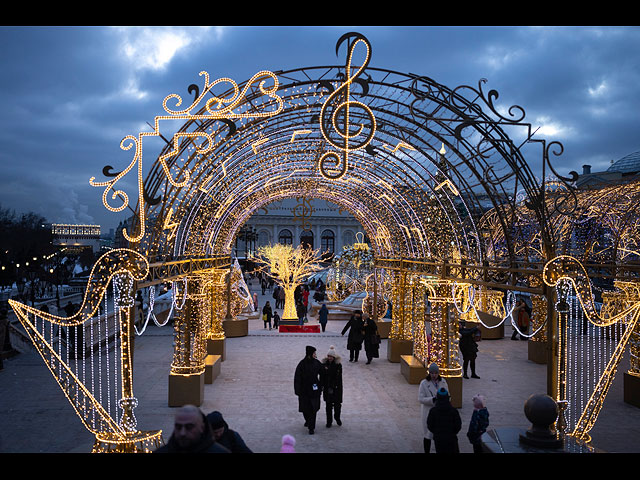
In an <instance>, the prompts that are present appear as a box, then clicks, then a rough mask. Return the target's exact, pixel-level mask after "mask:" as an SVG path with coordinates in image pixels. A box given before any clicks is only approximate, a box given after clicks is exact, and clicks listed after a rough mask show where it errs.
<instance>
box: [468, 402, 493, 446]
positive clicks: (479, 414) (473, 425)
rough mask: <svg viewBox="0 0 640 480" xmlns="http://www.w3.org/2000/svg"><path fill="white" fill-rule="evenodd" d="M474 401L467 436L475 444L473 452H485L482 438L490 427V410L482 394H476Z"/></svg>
mask: <svg viewBox="0 0 640 480" xmlns="http://www.w3.org/2000/svg"><path fill="white" fill-rule="evenodd" d="M472 402H473V413H472V414H471V421H470V422H469V429H468V430H467V438H468V439H469V442H471V445H473V453H483V451H482V441H481V438H482V434H483V433H485V432H486V431H487V427H489V411H488V410H487V406H486V404H485V399H484V397H483V396H482V395H475V396H474V397H473V400H472Z"/></svg>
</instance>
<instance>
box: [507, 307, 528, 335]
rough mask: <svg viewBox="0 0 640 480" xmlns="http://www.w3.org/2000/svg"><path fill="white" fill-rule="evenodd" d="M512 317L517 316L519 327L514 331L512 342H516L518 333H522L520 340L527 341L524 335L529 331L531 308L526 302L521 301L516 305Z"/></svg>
mask: <svg viewBox="0 0 640 480" xmlns="http://www.w3.org/2000/svg"><path fill="white" fill-rule="evenodd" d="M511 315H515V316H516V326H517V327H518V328H514V329H513V334H512V335H511V340H516V336H517V335H518V332H520V340H527V337H525V336H524V335H523V334H526V333H527V330H528V329H529V320H530V318H531V308H529V305H527V304H526V303H525V301H524V300H522V299H519V300H518V301H517V302H516V305H515V307H514V308H513V313H512V314H511Z"/></svg>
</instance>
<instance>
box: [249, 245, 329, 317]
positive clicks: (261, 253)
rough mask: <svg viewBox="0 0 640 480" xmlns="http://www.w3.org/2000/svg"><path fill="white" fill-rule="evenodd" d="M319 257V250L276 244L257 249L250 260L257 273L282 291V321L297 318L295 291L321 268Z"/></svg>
mask: <svg viewBox="0 0 640 480" xmlns="http://www.w3.org/2000/svg"><path fill="white" fill-rule="evenodd" d="M321 256H322V254H321V253H320V250H312V249H311V248H307V247H304V246H303V245H298V246H297V247H296V248H293V247H292V246H291V245H283V244H281V243H276V244H275V245H266V246H263V247H260V248H258V250H257V252H256V255H255V256H254V257H253V258H252V260H253V261H254V262H256V264H257V267H256V270H257V271H262V272H264V273H266V274H267V275H269V276H270V277H272V278H273V279H274V280H275V281H276V282H277V283H278V284H279V285H280V286H281V287H282V288H283V289H284V292H285V301H284V312H283V313H282V319H283V320H294V319H297V318H298V316H297V314H296V306H295V300H294V292H295V289H296V287H297V286H298V285H300V284H301V283H302V279H303V278H304V277H306V276H307V275H309V274H311V273H313V272H317V271H318V270H320V269H321V268H322V267H321V266H320V263H319V262H320V259H321Z"/></svg>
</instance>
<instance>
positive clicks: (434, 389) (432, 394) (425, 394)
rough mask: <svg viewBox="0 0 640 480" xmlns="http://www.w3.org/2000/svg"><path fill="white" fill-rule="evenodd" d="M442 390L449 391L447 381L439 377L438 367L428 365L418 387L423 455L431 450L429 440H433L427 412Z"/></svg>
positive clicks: (433, 364)
mask: <svg viewBox="0 0 640 480" xmlns="http://www.w3.org/2000/svg"><path fill="white" fill-rule="evenodd" d="M441 388H444V389H446V390H448V389H449V386H448V385H447V381H446V380H445V379H444V378H442V377H441V376H440V369H439V368H438V365H437V364H435V363H432V364H431V365H429V370H427V375H426V377H425V378H424V379H423V380H422V381H421V382H420V386H419V387H418V401H419V402H420V404H421V410H422V412H421V413H422V415H421V419H422V431H423V432H422V433H423V441H422V443H423V446H424V453H429V451H430V450H431V440H433V434H432V433H431V431H430V430H429V428H428V427H427V417H428V416H429V410H431V408H432V407H433V406H434V405H435V400H436V396H437V395H438V390H440V389H441Z"/></svg>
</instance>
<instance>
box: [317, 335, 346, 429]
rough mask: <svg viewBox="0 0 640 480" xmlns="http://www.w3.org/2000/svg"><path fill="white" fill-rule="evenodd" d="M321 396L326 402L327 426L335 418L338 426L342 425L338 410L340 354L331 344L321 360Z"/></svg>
mask: <svg viewBox="0 0 640 480" xmlns="http://www.w3.org/2000/svg"><path fill="white" fill-rule="evenodd" d="M321 379H322V397H323V399H324V401H325V404H326V411H327V428H330V427H331V423H332V421H333V419H334V418H335V420H336V423H337V424H338V426H340V425H342V421H341V420H340V412H341V411H342V363H341V358H340V355H338V354H337V353H336V350H335V347H334V346H333V345H331V347H329V352H328V353H327V356H326V357H325V358H324V359H323V360H322V375H321Z"/></svg>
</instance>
